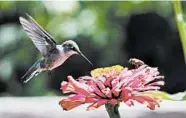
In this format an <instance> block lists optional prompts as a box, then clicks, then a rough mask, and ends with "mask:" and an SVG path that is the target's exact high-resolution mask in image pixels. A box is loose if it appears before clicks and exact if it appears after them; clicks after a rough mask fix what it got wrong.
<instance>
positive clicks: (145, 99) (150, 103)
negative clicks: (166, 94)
mask: <svg viewBox="0 0 186 118" xmlns="http://www.w3.org/2000/svg"><path fill="white" fill-rule="evenodd" d="M131 99H133V100H136V101H137V102H139V103H141V104H146V105H147V107H149V108H150V109H151V110H154V109H155V106H156V105H157V106H158V107H159V100H158V99H155V98H152V97H150V96H132V97H131Z"/></svg>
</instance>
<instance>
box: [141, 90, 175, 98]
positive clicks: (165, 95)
mask: <svg viewBox="0 0 186 118" xmlns="http://www.w3.org/2000/svg"><path fill="white" fill-rule="evenodd" d="M143 94H144V95H150V96H153V97H156V98H160V99H165V100H174V99H173V98H172V97H171V95H169V94H168V93H166V92H163V91H155V92H154V91H152V92H144V93H143Z"/></svg>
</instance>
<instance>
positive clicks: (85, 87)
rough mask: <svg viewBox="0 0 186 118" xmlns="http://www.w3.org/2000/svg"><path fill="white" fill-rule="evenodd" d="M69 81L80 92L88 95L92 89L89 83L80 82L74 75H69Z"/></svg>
mask: <svg viewBox="0 0 186 118" xmlns="http://www.w3.org/2000/svg"><path fill="white" fill-rule="evenodd" d="M67 78H68V81H69V83H70V84H71V85H72V86H73V87H74V89H75V91H76V92H77V93H78V94H82V95H86V96H88V95H89V93H90V91H88V90H90V87H89V86H88V85H87V84H84V83H79V82H78V81H76V80H74V79H73V77H72V76H68V77H67Z"/></svg>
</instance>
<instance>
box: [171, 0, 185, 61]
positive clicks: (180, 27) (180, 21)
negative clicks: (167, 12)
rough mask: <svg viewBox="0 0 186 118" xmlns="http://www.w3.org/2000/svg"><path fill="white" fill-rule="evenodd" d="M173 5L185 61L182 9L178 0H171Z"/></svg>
mask: <svg viewBox="0 0 186 118" xmlns="http://www.w3.org/2000/svg"><path fill="white" fill-rule="evenodd" d="M173 6H174V12H175V20H176V23H177V26H178V31H179V34H180V38H181V43H182V47H183V53H184V59H185V63H186V29H185V26H184V25H185V23H184V21H183V10H182V6H181V2H180V0H177V1H173Z"/></svg>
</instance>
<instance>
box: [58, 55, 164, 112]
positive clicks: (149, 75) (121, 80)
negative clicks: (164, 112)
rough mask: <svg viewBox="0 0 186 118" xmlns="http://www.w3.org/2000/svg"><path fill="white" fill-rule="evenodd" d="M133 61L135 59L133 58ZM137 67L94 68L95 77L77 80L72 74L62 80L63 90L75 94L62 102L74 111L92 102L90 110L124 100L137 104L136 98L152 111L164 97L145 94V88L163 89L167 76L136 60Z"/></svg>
mask: <svg viewBox="0 0 186 118" xmlns="http://www.w3.org/2000/svg"><path fill="white" fill-rule="evenodd" d="M130 61H131V60H130ZM135 61H137V62H138V63H137V62H136V63H133V64H134V65H135V64H137V65H136V68H134V69H128V68H127V67H125V68H124V67H122V66H120V65H116V66H112V67H106V68H98V69H95V70H93V71H91V76H83V77H80V78H79V79H78V80H75V79H74V78H73V77H72V76H68V77H67V78H68V82H66V81H64V82H62V83H61V90H62V92H63V93H73V94H72V95H70V96H69V97H68V98H66V99H63V100H61V101H60V102H59V104H60V105H61V106H62V108H63V109H64V110H70V109H72V108H75V107H77V106H79V105H81V104H84V103H92V104H91V105H90V106H89V107H88V108H87V110H92V109H95V108H98V107H100V106H101V105H105V104H113V105H116V104H118V103H120V102H124V103H126V104H127V105H128V106H133V105H134V103H133V101H137V102H139V103H141V104H145V105H147V107H149V108H150V109H151V110H154V109H155V106H156V105H157V106H158V107H159V102H160V100H159V99H157V98H154V97H152V96H149V95H145V94H143V92H145V91H155V90H159V89H160V86H162V85H164V81H163V80H162V79H163V78H164V77H163V76H159V71H158V69H157V68H153V67H149V66H148V65H145V64H144V63H142V61H140V60H137V59H133V60H132V61H131V62H135Z"/></svg>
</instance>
